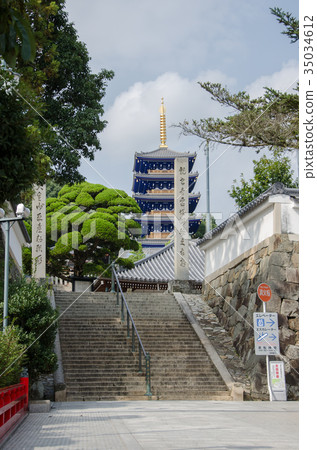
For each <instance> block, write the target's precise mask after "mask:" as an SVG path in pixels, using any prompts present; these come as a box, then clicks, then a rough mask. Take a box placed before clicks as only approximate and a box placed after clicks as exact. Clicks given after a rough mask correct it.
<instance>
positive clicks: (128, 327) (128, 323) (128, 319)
mask: <svg viewBox="0 0 317 450" xmlns="http://www.w3.org/2000/svg"><path fill="white" fill-rule="evenodd" d="M127 337H130V316H129V314H128V311H127Z"/></svg>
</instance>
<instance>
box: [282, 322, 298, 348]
mask: <svg viewBox="0 0 317 450" xmlns="http://www.w3.org/2000/svg"><path fill="white" fill-rule="evenodd" d="M279 335H280V349H281V352H282V353H283V354H285V350H286V348H287V347H288V346H289V345H295V341H296V335H295V332H294V331H293V330H290V329H289V328H286V327H281V328H280V330H279Z"/></svg>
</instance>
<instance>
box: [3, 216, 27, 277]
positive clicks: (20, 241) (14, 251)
mask: <svg viewBox="0 0 317 450" xmlns="http://www.w3.org/2000/svg"><path fill="white" fill-rule="evenodd" d="M6 226H7V225H6V224H1V228H2V231H3V240H4V242H5V240H6V235H7V234H6ZM9 244H10V256H11V258H12V259H13V260H14V262H15V264H16V266H17V269H18V270H19V271H20V272H21V271H22V246H23V245H25V244H26V242H25V239H24V237H23V234H22V231H21V229H20V226H19V224H18V223H14V225H13V226H12V227H11V228H10V239H9Z"/></svg>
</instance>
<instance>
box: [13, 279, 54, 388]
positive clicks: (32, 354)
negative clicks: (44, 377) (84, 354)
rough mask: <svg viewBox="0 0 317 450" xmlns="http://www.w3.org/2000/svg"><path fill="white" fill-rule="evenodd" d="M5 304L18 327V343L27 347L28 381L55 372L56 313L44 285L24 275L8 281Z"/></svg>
mask: <svg viewBox="0 0 317 450" xmlns="http://www.w3.org/2000/svg"><path fill="white" fill-rule="evenodd" d="M8 307H9V308H8V309H9V319H10V320H11V321H13V320H14V323H15V325H16V326H17V327H18V328H19V335H20V342H21V343H22V344H23V345H25V346H26V347H27V348H28V350H27V359H28V362H27V368H28V371H29V376H30V380H31V382H34V381H36V380H37V379H38V378H39V376H40V375H41V374H49V373H52V372H54V370H56V368H57V357H56V355H55V353H54V342H55V335H56V330H57V322H54V321H55V320H56V318H57V316H58V312H57V311H55V310H54V309H53V308H52V306H51V304H50V301H49V299H48V297H47V285H38V284H37V283H36V281H35V280H31V281H30V282H28V281H27V280H26V279H24V278H22V279H20V280H18V281H15V282H13V283H11V286H10V292H9V305H8ZM53 322H54V323H53ZM52 323H53V325H52V326H50V325H51V324H52ZM48 327H49V328H48Z"/></svg>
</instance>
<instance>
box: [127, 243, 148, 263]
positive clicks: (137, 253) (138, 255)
mask: <svg viewBox="0 0 317 450" xmlns="http://www.w3.org/2000/svg"><path fill="white" fill-rule="evenodd" d="M145 257H146V254H145V253H144V251H143V247H142V245H141V244H140V243H139V244H138V249H137V250H132V252H131V254H130V256H129V257H128V258H127V259H128V260H129V261H131V262H132V263H133V264H134V263H135V262H137V261H140V259H143V258H145Z"/></svg>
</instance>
